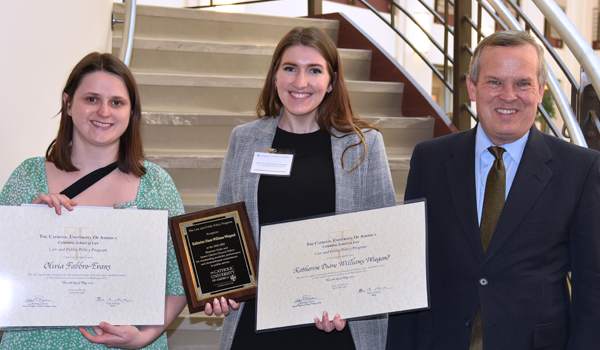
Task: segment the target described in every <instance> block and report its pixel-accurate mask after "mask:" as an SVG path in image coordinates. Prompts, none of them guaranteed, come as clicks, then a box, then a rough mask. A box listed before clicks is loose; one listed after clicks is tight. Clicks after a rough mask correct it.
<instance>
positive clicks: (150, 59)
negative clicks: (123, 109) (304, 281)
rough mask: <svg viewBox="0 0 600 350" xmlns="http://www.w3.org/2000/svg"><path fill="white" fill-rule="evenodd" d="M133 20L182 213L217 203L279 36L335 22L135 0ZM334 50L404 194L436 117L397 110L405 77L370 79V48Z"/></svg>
mask: <svg viewBox="0 0 600 350" xmlns="http://www.w3.org/2000/svg"><path fill="white" fill-rule="evenodd" d="M114 11H115V17H116V18H117V19H122V18H123V16H124V6H123V4H119V3H115V4H114ZM136 21H137V23H136V31H135V40H134V46H133V53H132V59H131V65H130V66H131V70H132V71H133V73H134V76H135V78H136V81H137V83H138V87H139V91H140V94H141V101H142V110H143V120H142V124H143V125H142V135H143V143H144V149H145V151H146V155H147V157H148V159H149V160H150V161H151V162H154V163H156V164H158V165H160V166H162V167H163V168H165V169H166V170H167V171H168V172H169V174H170V175H171V176H172V178H173V180H174V181H175V184H176V185H177V188H178V190H179V193H180V194H181V197H182V199H183V203H184V205H185V209H186V212H192V211H197V210H201V209H206V208H210V207H213V206H214V204H215V201H216V195H217V188H218V184H219V174H220V170H221V169H220V168H221V164H222V162H223V157H224V155H225V152H226V150H227V145H228V143H229V136H230V133H231V131H232V129H233V128H234V127H235V126H236V125H239V124H243V123H247V122H250V121H252V120H254V119H256V113H255V107H256V103H257V101H258V96H259V94H260V91H261V89H262V86H263V83H264V78H265V76H266V74H267V69H268V67H269V63H270V61H271V55H272V53H273V51H274V49H275V46H276V45H277V43H278V42H279V40H280V39H281V38H282V37H283V36H284V35H285V34H286V33H287V32H288V31H289V30H290V29H292V28H293V27H297V26H303V27H307V26H314V27H318V28H320V29H322V30H323V31H325V32H326V33H327V34H328V35H329V36H330V37H331V38H332V39H333V41H334V42H336V41H337V36H338V27H339V23H338V21H334V20H322V19H306V18H282V17H272V16H259V15H248V14H231V13H219V12H212V11H201V10H186V9H177V8H162V7H152V6H138V7H137V20H136ZM121 32H122V29H121V28H120V27H116V28H115V31H114V36H113V53H118V50H119V49H118V48H119V47H120V45H121V37H120V36H119V35H120V34H121ZM340 55H341V57H342V61H343V63H342V64H343V67H344V74H345V76H346V82H347V86H348V90H349V93H350V97H351V100H352V105H353V107H354V109H355V111H356V112H357V113H358V114H359V115H360V116H361V117H363V118H365V119H366V120H368V121H369V122H371V123H373V124H374V125H376V126H377V127H378V128H379V129H380V130H381V132H382V134H383V137H384V140H385V144H386V148H387V153H388V158H389V162H390V167H391V169H392V177H393V180H394V186H395V189H396V195H397V198H398V200H400V201H401V200H402V199H403V197H404V188H405V185H406V176H407V174H408V167H409V160H410V155H411V153H412V149H413V147H414V145H415V144H416V143H417V142H419V141H421V140H424V139H428V138H431V137H432V136H433V127H434V119H433V118H415V117H412V118H405V117H402V113H401V105H402V95H403V87H404V86H403V84H402V83H394V82H375V81H369V75H370V71H371V51H366V50H350V49H340ZM184 313H185V311H184ZM194 317H198V318H199V319H200V318H201V317H202V316H198V315H193V317H192V320H191V321H190V317H187V316H186V317H182V318H181V319H180V320H178V321H177V322H176V323H177V324H178V325H179V326H178V328H177V329H178V330H179V329H188V328H189V329H197V328H194V327H197V323H198V322H197V321H198V320H199V319H198V320H196V321H194V320H193V318H194ZM204 320H207V319H206V318H205V319H204ZM209 320H212V321H206V322H215V318H210V319H209ZM206 322H205V323H206ZM194 324H196V325H194ZM207 324H208V323H207ZM218 326H219V324H218V323H215V324H209V325H208V326H206V327H207V329H208V330H210V329H218ZM170 339H171V338H170Z"/></svg>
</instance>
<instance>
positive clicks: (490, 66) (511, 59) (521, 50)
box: [467, 45, 545, 146]
mask: <svg viewBox="0 0 600 350" xmlns="http://www.w3.org/2000/svg"><path fill="white" fill-rule="evenodd" d="M537 65H538V58H537V52H536V50H535V48H534V47H533V46H531V45H520V46H508V47H506V46H490V47H486V48H484V49H483V51H482V52H481V70H480V72H479V77H478V81H477V82H473V81H471V79H470V78H467V87H468V89H469V97H470V98H471V101H475V102H477V117H478V118H479V123H480V124H481V127H482V128H483V130H484V131H485V134H486V135H487V137H488V138H489V139H490V141H492V143H493V144H495V145H497V146H500V145H503V144H507V143H512V142H514V141H516V140H518V139H520V138H521V137H523V135H525V134H526V133H527V131H529V129H530V128H531V126H532V125H533V122H534V120H535V115H536V111H537V105H539V104H541V103H542V97H543V94H544V86H545V84H541V85H540V84H539V82H538V77H537V68H538V67H537Z"/></svg>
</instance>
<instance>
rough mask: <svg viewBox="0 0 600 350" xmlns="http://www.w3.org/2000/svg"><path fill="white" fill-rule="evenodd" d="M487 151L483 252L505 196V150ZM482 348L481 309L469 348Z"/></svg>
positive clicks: (474, 325) (496, 221)
mask: <svg viewBox="0 0 600 350" xmlns="http://www.w3.org/2000/svg"><path fill="white" fill-rule="evenodd" d="M488 151H490V153H491V154H492V155H493V156H494V157H495V158H496V160H495V161H494V164H492V168H491V169H490V172H489V173H488V177H487V181H486V182H485V195H484V197H483V209H482V210H481V226H480V227H479V231H480V232H481V244H482V245H483V253H484V254H485V252H486V250H487V248H488V246H489V245H490V241H491V240H492V235H493V234H494V231H495V230H496V225H497V224H498V219H499V218H500V213H502V208H504V198H505V196H506V169H505V168H504V161H503V160H502V154H504V152H505V151H506V150H505V149H504V148H502V147H495V146H492V147H489V148H488ZM482 349H483V324H482V320H481V309H480V310H479V312H478V313H477V317H475V321H474V322H473V332H472V333H471V346H470V347H469V350H482Z"/></svg>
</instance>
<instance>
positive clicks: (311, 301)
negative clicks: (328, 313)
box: [292, 295, 321, 307]
mask: <svg viewBox="0 0 600 350" xmlns="http://www.w3.org/2000/svg"><path fill="white" fill-rule="evenodd" d="M320 299H321V298H316V297H312V296H310V295H303V296H302V297H300V298H296V299H294V302H293V303H292V307H302V306H309V305H319V304H321V301H320Z"/></svg>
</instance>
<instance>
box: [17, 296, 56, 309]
mask: <svg viewBox="0 0 600 350" xmlns="http://www.w3.org/2000/svg"><path fill="white" fill-rule="evenodd" d="M23 307H56V305H54V301H53V300H50V299H46V298H45V297H44V296H42V295H36V296H34V297H33V298H26V299H25V303H24V304H23Z"/></svg>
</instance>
